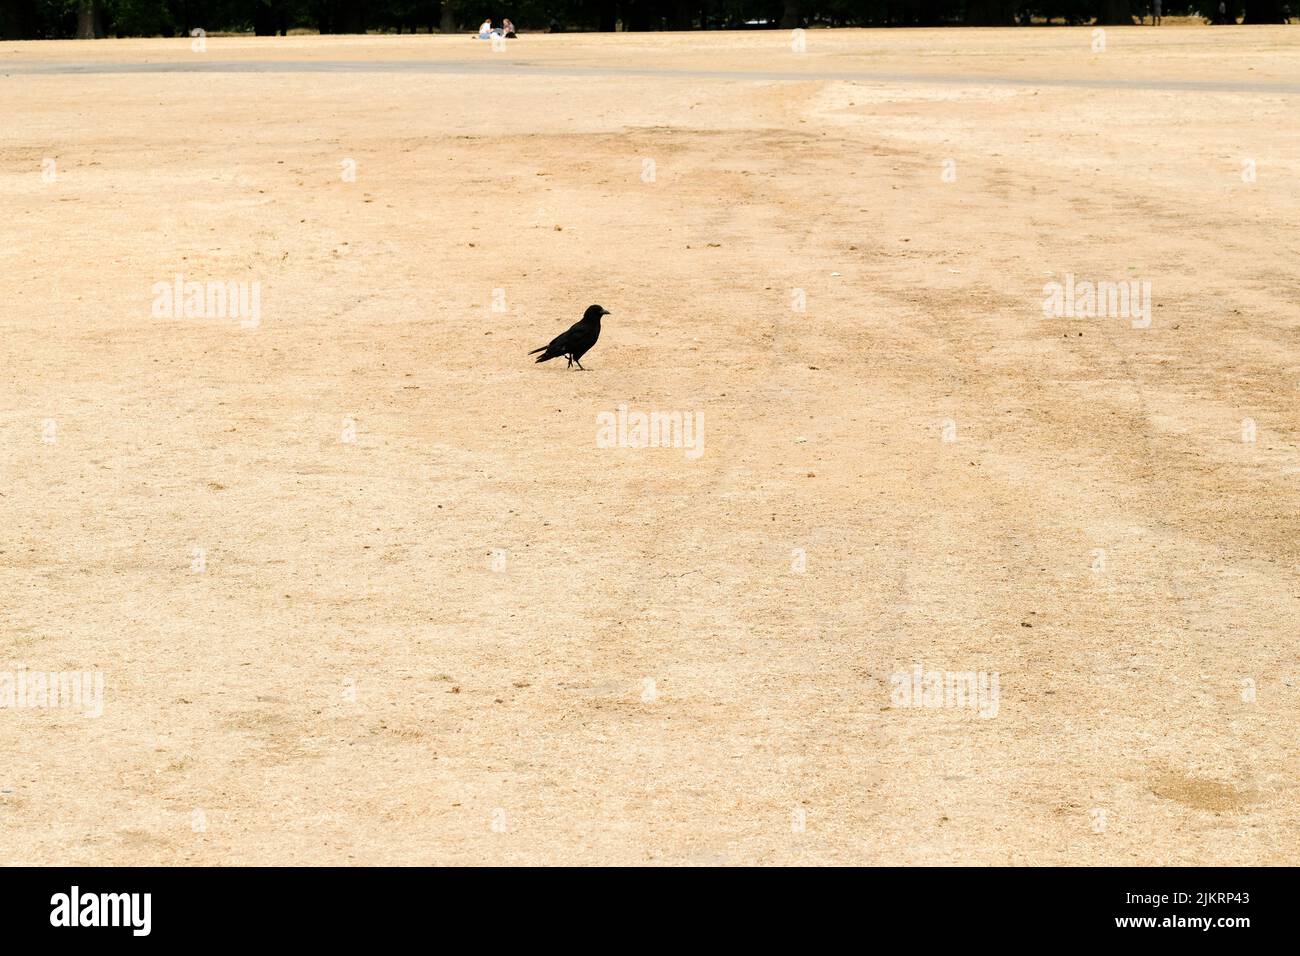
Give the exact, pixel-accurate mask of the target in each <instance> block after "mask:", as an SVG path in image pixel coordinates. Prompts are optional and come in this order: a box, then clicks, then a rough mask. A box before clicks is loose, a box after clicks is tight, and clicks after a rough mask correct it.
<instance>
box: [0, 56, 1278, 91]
mask: <svg viewBox="0 0 1300 956" xmlns="http://www.w3.org/2000/svg"><path fill="white" fill-rule="evenodd" d="M113 73H446V74H461V75H464V74H472V75H489V76H509V75H516V76H517V75H521V74H522V75H525V76H577V77H584V76H593V77H615V76H636V77H663V78H664V79H702V80H742V81H743V80H750V81H758V82H765V83H771V82H806V81H809V80H813V81H816V80H841V81H846V82H856V83H889V84H904V85H909V84H918V83H921V84H927V85H937V86H1017V87H1030V88H1033V87H1042V88H1051V87H1064V88H1068V89H1100V90H1166V91H1178V92H1189V93H1265V94H1281V95H1287V96H1295V95H1298V94H1300V83H1267V82H1241V83H1238V82H1232V81H1226V80H1162V79H1139V80H1116V79H1073V78H1070V77H1016V76H984V75H980V74H977V73H963V74H951V73H949V74H935V73H870V72H847V71H836V72H828V71H817V70H809V71H807V72H801V71H793V70H791V71H780V70H763V71H752V70H684V69H630V68H623V67H604V66H562V65H549V64H536V63H526V62H520V61H514V60H506V61H495V60H494V61H484V62H476V61H473V60H448V61H442V62H438V61H434V60H202V61H194V62H187V61H171V62H160V63H22V64H17V63H15V64H0V74H3V75H6V76H13V75H32V74H36V75H49V74H85V75H102V74H113Z"/></svg>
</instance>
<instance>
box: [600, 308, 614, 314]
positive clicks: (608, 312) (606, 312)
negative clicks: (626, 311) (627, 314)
mask: <svg viewBox="0 0 1300 956" xmlns="http://www.w3.org/2000/svg"><path fill="white" fill-rule="evenodd" d="M600 314H601V315H613V314H614V313H612V312H610V311H609V309H601V310H600Z"/></svg>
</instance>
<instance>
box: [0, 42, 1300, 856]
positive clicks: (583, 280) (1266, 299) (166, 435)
mask: <svg viewBox="0 0 1300 956" xmlns="http://www.w3.org/2000/svg"><path fill="white" fill-rule="evenodd" d="M806 43H807V50H806V52H804V53H795V52H793V51H792V50H791V47H790V37H789V35H788V34H784V33H777V32H770V33H769V32H754V33H740V34H725V33H708V34H689V35H688V34H657V35H624V34H619V35H607V36H525V37H523V38H521V39H520V40H518V41H517V42H514V43H512V44H510V46H509V47H508V48H507V50H506V51H505V52H504V53H494V52H493V51H492V49H491V47H490V46H489V45H488V44H486V43H479V42H477V41H473V40H470V39H468V38H466V37H429V36H419V37H414V38H412V37H402V38H395V37H364V38H363V37H346V38H321V37H292V38H288V39H284V38H281V39H274V38H267V39H260V40H254V39H252V38H220V37H216V38H209V40H208V41H207V50H206V51H205V52H203V53H194V52H191V50H190V48H189V41H188V40H147V41H102V42H97V43H82V44H77V43H40V44H0V206H2V208H3V215H2V216H0V301H2V302H3V304H4V308H3V310H0V333H2V340H3V346H2V347H0V355H2V356H3V363H2V364H0V375H2V377H3V385H2V387H0V449H3V453H2V454H0V527H3V531H2V532H0V695H2V694H3V691H4V686H5V681H6V677H7V678H8V679H9V680H10V681H11V682H12V681H13V680H15V679H17V678H18V677H21V673H20V672H21V670H22V668H24V667H25V668H27V669H28V670H38V669H39V670H44V671H70V670H78V671H99V672H102V674H103V678H104V702H103V714H102V716H99V717H86V716H84V715H83V714H82V713H80V712H79V711H78V710H75V709H73V708H66V707H57V708H56V707H44V708H30V707H28V708H18V707H4V708H2V709H0V753H3V754H4V759H3V761H0V861H4V862H8V863H111V864H146V863H165V864H184V863H221V864H248V863H277V864H308V863H364V864H379V863H398V864H430V863H456V864H465V863H538V864H540V863H546V864H560V863H584V864H596V863H601V864H615V863H617V864H636V863H656V864H683V863H695V864H701V863H704V864H711V863H718V864H748V863H777V864H794V863H835V864H854V863H866V864H885V863H891V864H896V863H906V864H913V863H953V864H956V863H970V864H975V863H978V864H984V863H1012V864H1122V863H1137V864H1174V863H1185V864H1281V863H1293V862H1294V861H1295V859H1296V855H1297V849H1298V844H1300V837H1298V836H1297V834H1298V833H1300V826H1298V824H1300V819H1297V817H1298V813H1297V810H1298V808H1300V799H1298V796H1300V795H1298V793H1297V779H1298V778H1297V773H1298V772H1300V744H1298V743H1297V736H1296V727H1297V721H1298V719H1300V686H1298V684H1300V655H1298V654H1297V644H1298V643H1300V642H1298V637H1300V634H1298V629H1297V626H1298V623H1300V583H1298V582H1300V577H1298V575H1297V572H1298V571H1300V543H1298V542H1300V491H1298V490H1297V486H1298V483H1300V411H1298V410H1297V405H1296V392H1297V385H1300V341H1298V336H1300V283H1297V280H1296V274H1297V253H1298V252H1300V126H1298V125H1297V123H1296V115H1297V113H1296V110H1297V106H1298V105H1300V81H1297V77H1300V28H1295V27H1291V28H1286V27H1278V28H1239V29H1234V30H1227V29H1212V28H1193V27H1190V26H1189V27H1183V28H1166V29H1161V30H1154V29H1151V28H1147V29H1139V28H1133V29H1112V30H1108V31H1107V33H1106V49H1105V51H1104V52H1094V51H1093V49H1092V44H1093V38H1092V31H1091V30H1089V29H1050V30H1049V29H1022V30H1000V31H990V30H949V31H922V30H913V31H835V32H829V31H809V32H808V34H807V35H806ZM143 70H149V71H152V72H142V71H143ZM348 160H352V161H354V162H355V172H356V175H355V181H346V178H345V176H344V172H345V171H346V169H347V168H351V167H350V166H347V165H345V164H346V163H347V161H348ZM949 161H950V162H949ZM1252 169H1253V171H1254V181H1248V180H1250V179H1251V176H1250V171H1251V170H1252ZM43 172H44V175H43ZM945 173H946V174H947V175H945ZM177 274H180V275H183V276H184V278H185V279H186V280H187V281H198V282H209V281H211V282H247V283H253V282H256V283H259V284H260V286H259V287H260V290H261V322H260V325H259V326H258V327H256V328H244V327H241V324H240V322H239V321H238V319H237V318H231V317H228V316H226V317H223V316H215V317H191V318H185V317H183V314H182V315H181V316H180V317H159V316H156V315H154V314H153V308H152V306H153V303H154V298H155V293H154V291H153V287H154V284H155V283H159V282H162V283H170V282H172V281H173V277H174V276H176V275H177ZM1069 274H1073V275H1074V276H1076V277H1077V278H1078V279H1079V280H1082V279H1094V280H1096V279H1107V280H1121V279H1123V280H1128V279H1133V280H1137V281H1139V282H1150V284H1151V297H1152V306H1153V307H1152V321H1151V324H1150V327H1149V328H1144V329H1143V328H1133V327H1132V324H1131V322H1130V321H1129V320H1127V319H1125V318H1118V317H1106V318H1047V317H1045V316H1044V314H1043V310H1042V307H1041V305H1042V300H1043V298H1044V293H1043V286H1044V284H1045V283H1048V282H1051V281H1054V280H1060V281H1065V277H1066V276H1067V275H1069ZM801 299H802V301H803V302H804V303H805V308H804V309H803V311H799V310H798V309H797V308H796V306H798V305H799V304H800V301H801ZM592 302H599V303H600V304H602V305H604V306H605V307H606V308H607V309H609V310H610V311H611V312H612V313H613V314H612V315H611V316H610V317H609V318H608V319H607V320H606V323H605V328H604V333H603V336H602V338H601V340H600V343H599V344H598V345H597V346H596V348H595V349H594V350H593V351H592V352H591V353H590V355H589V357H588V360H585V361H584V364H587V365H588V366H589V367H590V371H588V372H585V373H578V372H576V371H575V372H569V371H567V370H566V369H565V368H564V367H563V364H564V363H563V362H552V363H550V364H547V365H540V366H539V365H535V364H533V363H532V361H531V360H530V359H529V358H528V357H527V355H526V354H525V353H527V352H528V351H529V350H530V349H533V348H536V347H537V346H539V345H542V344H544V343H545V342H546V341H547V340H548V339H550V338H551V337H552V336H553V335H554V334H556V333H557V332H559V331H561V330H562V329H564V328H565V327H567V325H568V324H570V323H571V322H573V321H574V320H576V319H577V318H578V316H579V315H580V314H581V311H582V309H583V308H584V307H585V306H587V305H588V304H590V303H592ZM622 405H626V406H628V408H629V409H630V410H631V411H646V412H650V411H674V410H676V411H685V412H689V413H692V414H694V413H700V414H702V415H703V419H704V422H705V432H704V444H703V454H702V455H701V456H700V457H699V458H698V459H697V460H691V458H689V457H688V456H687V455H686V454H685V453H684V451H683V450H682V449H661V448H602V447H598V446H597V440H596V439H597V424H596V421H597V416H598V415H600V414H601V413H602V412H614V411H617V410H618V409H619V407H620V406H622ZM1252 425H1253V439H1254V440H1253V441H1252V440H1245V439H1248V438H1250V437H1252ZM353 439H354V440H353ZM196 549H198V550H196ZM200 554H201V556H202V558H203V561H202V563H200V562H199V561H198V558H197V557H196V555H200ZM800 555H802V556H803V558H802V560H803V561H806V565H803V570H799V568H800V566H801V565H800V560H801V559H800ZM494 566H495V568H496V570H494ZM916 665H920V666H921V667H922V668H923V669H924V670H927V671H929V670H936V671H941V672H950V671H951V672H967V671H975V672H984V673H985V674H989V675H992V674H994V673H996V675H997V676H998V681H999V689H1000V693H999V698H998V700H997V709H996V715H994V716H988V717H981V716H980V715H979V714H978V713H976V712H975V711H973V710H972V709H969V708H957V707H945V708H924V707H920V708H916V707H903V706H899V705H898V701H897V700H895V699H892V698H891V675H893V674H895V673H897V672H910V671H911V670H912V668H913V667H914V666H916ZM0 704H3V697H2V696H0Z"/></svg>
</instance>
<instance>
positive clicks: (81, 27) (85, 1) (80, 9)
mask: <svg viewBox="0 0 1300 956" xmlns="http://www.w3.org/2000/svg"><path fill="white" fill-rule="evenodd" d="M77 39H78V40H93V39H95V0H78V3H77Z"/></svg>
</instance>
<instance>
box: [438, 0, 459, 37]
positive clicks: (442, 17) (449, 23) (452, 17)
mask: <svg viewBox="0 0 1300 956" xmlns="http://www.w3.org/2000/svg"><path fill="white" fill-rule="evenodd" d="M438 29H439V30H441V31H442V32H443V33H455V32H456V11H455V10H453V9H452V8H451V4H450V3H449V2H448V0H442V11H441V12H440V14H439V17H438Z"/></svg>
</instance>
